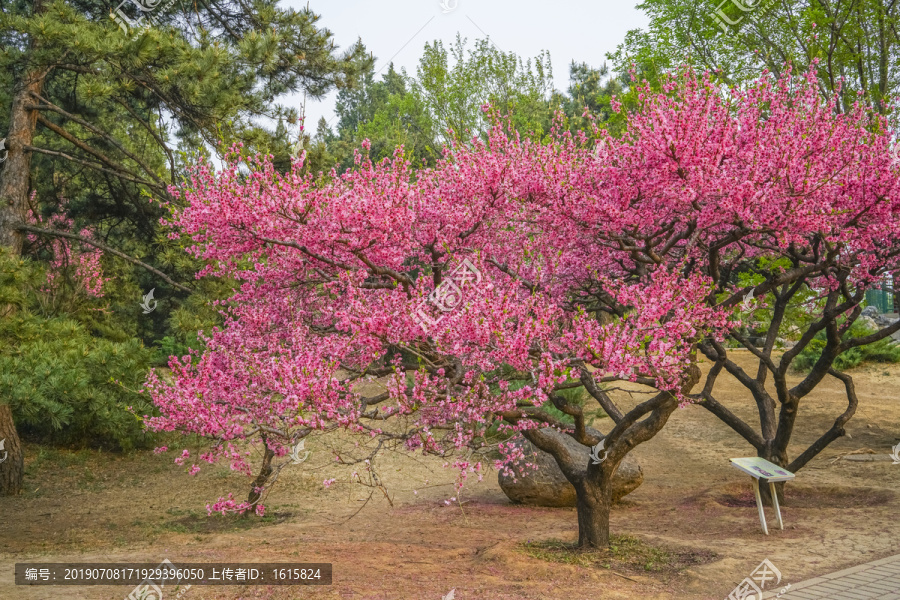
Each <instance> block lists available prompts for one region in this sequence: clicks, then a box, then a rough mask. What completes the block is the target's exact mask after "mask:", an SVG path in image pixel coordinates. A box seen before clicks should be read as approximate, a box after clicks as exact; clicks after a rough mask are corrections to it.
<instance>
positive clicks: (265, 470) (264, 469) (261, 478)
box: [244, 440, 275, 517]
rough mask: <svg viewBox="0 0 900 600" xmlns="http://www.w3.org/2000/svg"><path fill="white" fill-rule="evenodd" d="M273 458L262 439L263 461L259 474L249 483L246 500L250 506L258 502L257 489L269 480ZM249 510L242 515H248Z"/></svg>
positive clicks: (259, 494)
mask: <svg viewBox="0 0 900 600" xmlns="http://www.w3.org/2000/svg"><path fill="white" fill-rule="evenodd" d="M273 458H275V452H274V451H273V450H272V449H271V448H269V445H268V444H266V442H265V440H263V462H262V466H261V467H260V469H259V475H257V476H256V479H254V480H253V483H252V484H251V485H250V495H249V496H248V497H247V502H248V503H250V505H251V506H253V507H255V506H256V503H257V502H259V499H260V497H261V496H262V494H261V493H260V492H258V491H257V490H258V489H260V488H262V487H263V486H264V485H266V482H267V481H268V480H269V476H270V475H272V459H273ZM249 514H250V511H249V510H247V511H246V512H245V513H244V516H245V517H246V516H248V515H249Z"/></svg>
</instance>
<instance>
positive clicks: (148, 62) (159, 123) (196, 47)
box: [0, 0, 369, 495]
mask: <svg viewBox="0 0 900 600" xmlns="http://www.w3.org/2000/svg"><path fill="white" fill-rule="evenodd" d="M143 8H144V9H145V8H146V3H145V4H144V6H143ZM142 10H143V9H141V8H140V7H138V5H137V3H133V4H132V3H128V2H126V3H123V4H119V5H115V4H113V5H104V4H103V3H93V2H85V1H80V0H67V1H62V0H25V1H23V2H17V3H14V4H12V5H7V6H4V8H3V12H2V13H0V40H2V43H3V50H4V52H3V53H2V54H0V73H3V74H4V75H3V77H4V83H5V84H6V85H5V87H4V93H7V94H8V95H7V96H5V97H3V98H2V100H3V103H2V106H0V125H2V124H4V123H5V124H7V129H8V134H7V135H6V138H7V143H6V146H7V148H8V156H7V160H6V161H5V163H4V164H3V166H2V171H0V247H4V248H6V249H7V251H8V252H9V253H10V254H11V255H12V256H13V257H15V256H19V255H21V254H22V253H23V251H24V252H25V253H27V252H28V250H29V248H28V246H27V244H26V243H25V235H26V234H29V233H30V234H37V235H38V236H42V237H47V236H59V235H62V232H59V231H54V230H53V229H50V228H47V227H38V226H35V225H28V224H27V217H28V213H29V212H34V211H33V210H32V208H30V207H29V204H28V198H29V194H30V192H31V191H32V190H36V191H37V192H38V194H37V197H38V199H39V202H40V205H39V206H37V207H33V208H34V209H36V210H37V211H38V212H44V213H53V212H56V211H58V210H59V206H58V205H57V202H56V199H57V198H58V197H59V196H60V195H65V196H66V197H67V198H68V200H69V202H67V203H66V206H67V209H66V210H67V211H68V214H67V216H68V217H71V218H73V219H75V220H77V221H78V222H79V224H80V225H87V226H90V227H91V228H92V229H94V230H96V231H99V232H100V233H101V234H102V235H98V236H94V237H93V239H90V240H89V239H85V238H84V237H81V236H77V234H71V233H69V234H68V235H69V237H70V239H71V238H72V236H73V235H75V238H77V241H78V242H80V243H86V244H92V245H94V246H97V247H101V248H102V249H104V250H107V251H109V252H118V253H119V255H122V256H125V257H126V260H128V261H129V262H130V263H131V264H133V265H136V266H139V267H143V268H145V269H148V270H150V272H152V273H153V276H154V277H155V278H156V279H155V281H160V280H161V281H163V282H165V283H164V284H161V285H167V286H168V287H169V289H170V290H172V291H173V292H174V291H175V290H181V291H182V292H183V293H187V292H189V291H190V290H189V288H188V287H187V286H185V285H183V284H179V283H177V282H176V281H175V280H174V279H173V278H172V277H169V276H168V275H166V274H165V273H163V271H162V270H161V269H160V268H159V267H161V266H162V262H164V261H163V259H162V258H161V257H151V258H149V259H143V260H142V259H139V258H136V257H135V256H134V255H138V256H144V255H146V254H148V253H150V254H152V253H153V252H154V250H153V246H152V244H153V243H154V242H155V241H157V238H158V232H157V222H158V219H159V217H160V216H161V215H162V214H163V209H162V208H160V207H159V205H158V204H148V202H147V198H148V197H152V198H155V199H157V200H162V201H166V200H171V196H170V195H169V192H168V191H167V188H168V186H169V185H172V184H175V183H177V182H178V181H179V178H180V175H181V174H182V173H183V169H184V163H185V160H186V158H187V157H189V156H190V157H193V156H195V155H196V154H205V153H208V152H209V151H210V148H215V145H216V144H217V142H218V141H219V140H221V141H223V142H224V143H225V144H229V145H230V144H231V143H234V142H243V143H244V145H245V146H246V147H248V149H249V150H251V151H252V150H260V151H269V150H271V149H272V148H273V147H274V146H275V145H276V144H277V137H276V136H275V135H273V133H272V132H270V131H269V130H267V129H266V128H265V127H264V126H263V125H261V124H260V119H263V118H274V119H277V118H279V117H281V118H284V119H285V120H287V121H288V122H291V121H296V119H297V116H296V114H295V111H292V110H290V109H287V108H284V107H281V106H279V105H278V104H277V100H278V98H279V96H281V95H283V94H288V93H294V92H298V91H304V92H305V93H306V94H307V95H308V96H309V97H312V98H319V97H322V96H323V95H324V94H325V93H327V92H328V91H329V90H330V89H332V88H333V87H335V86H343V85H346V83H347V82H348V81H352V80H354V79H355V78H356V77H357V76H358V73H359V72H360V71H361V70H363V69H365V68H367V67H368V66H369V64H368V63H369V59H368V58H367V57H366V56H365V55H364V53H363V51H362V46H361V45H360V44H357V45H355V46H353V47H352V48H350V49H349V50H348V51H346V52H338V51H337V49H336V48H335V45H334V42H333V40H332V35H331V32H330V31H328V30H327V29H324V28H321V27H319V26H318V25H317V21H318V19H319V17H318V16H317V15H316V14H315V13H313V12H311V11H310V10H309V9H303V10H299V11H296V10H293V9H288V8H283V7H281V6H279V4H278V2H277V0H254V1H253V2H250V3H244V2H238V1H237V0H202V1H201V2H200V3H195V4H183V5H180V4H170V3H166V4H158V5H157V6H156V7H155V8H153V9H151V10H143V12H142ZM7 107H8V108H7ZM163 239H164V238H163ZM99 240H104V242H100V241H99ZM157 252H158V250H157ZM154 262H156V263H158V264H157V265H156V266H154V265H153V264H151V263H154ZM170 267H171V265H170ZM185 272H186V271H185ZM176 277H177V275H176ZM15 310H16V309H15V307H14V306H13V305H11V304H7V305H4V306H0V318H3V317H9V316H11V315H12V313H13V312H14V311H15ZM12 418H13V417H12V412H11V411H10V409H9V406H8V403H6V402H4V399H3V398H0V439H3V438H4V437H5V439H6V442H5V448H6V451H8V452H9V459H8V460H6V461H4V463H2V464H0V495H5V494H15V493H18V491H19V490H20V489H21V483H22V470H23V469H22V464H23V462H22V461H23V458H22V451H21V445H20V443H19V440H18V436H17V435H16V433H15V427H14V424H13V420H12Z"/></svg>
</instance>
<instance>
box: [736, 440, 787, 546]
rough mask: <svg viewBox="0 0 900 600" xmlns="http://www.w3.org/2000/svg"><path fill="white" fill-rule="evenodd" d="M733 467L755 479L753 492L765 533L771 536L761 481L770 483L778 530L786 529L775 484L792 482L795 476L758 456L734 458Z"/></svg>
mask: <svg viewBox="0 0 900 600" xmlns="http://www.w3.org/2000/svg"><path fill="white" fill-rule="evenodd" d="M731 465H732V466H733V467H736V468H738V469H740V470H741V471H743V472H744V473H747V474H749V475H750V476H751V477H752V478H753V492H754V494H755V495H756V508H757V509H759V523H760V525H762V530H763V533H765V534H766V535H769V527H768V526H767V525H766V513H765V512H764V511H763V504H762V497H761V496H760V494H759V480H760V479H765V480H766V481H768V482H769V491H770V492H771V493H772V503H773V504H774V505H775V515H776V516H777V517H778V528H779V529H784V521H782V520H781V507H780V506H778V494H776V493H775V484H776V483H778V482H781V481H790V480H791V479H793V478H794V474H793V473H791V472H790V471H788V470H787V469H783V468H781V467H779V466H778V465H775V464H772V463H770V462H769V461H767V460H766V459H764V458H759V457H758V456H753V457H749V458H732V459H731Z"/></svg>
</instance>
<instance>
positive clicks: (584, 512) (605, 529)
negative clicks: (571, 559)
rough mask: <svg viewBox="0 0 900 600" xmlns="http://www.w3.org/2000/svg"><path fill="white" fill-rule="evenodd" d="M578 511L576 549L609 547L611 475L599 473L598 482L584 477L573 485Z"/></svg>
mask: <svg viewBox="0 0 900 600" xmlns="http://www.w3.org/2000/svg"><path fill="white" fill-rule="evenodd" d="M575 495H576V502H575V507H576V510H577V511H578V547H579V548H581V549H583V550H587V549H590V548H607V547H609V507H610V505H611V504H612V475H607V474H606V473H605V472H603V471H601V473H600V481H593V480H592V479H591V478H590V477H588V476H585V477H584V479H582V480H581V481H580V482H579V483H578V484H576V485H575Z"/></svg>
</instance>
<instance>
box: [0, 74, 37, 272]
mask: <svg viewBox="0 0 900 600" xmlns="http://www.w3.org/2000/svg"><path fill="white" fill-rule="evenodd" d="M46 74H47V73H46V71H41V72H36V71H31V72H30V73H29V74H28V75H26V79H25V81H24V83H23V85H22V87H21V88H19V89H18V90H17V91H16V95H15V96H14V97H13V101H12V107H11V108H10V113H9V133H8V134H7V138H6V147H7V149H8V154H7V157H6V161H4V163H3V170H2V171H0V246H5V247H7V248H9V249H10V251H11V252H12V254H13V256H18V255H19V254H21V252H22V234H21V233H20V232H19V231H17V230H16V229H15V226H16V225H17V224H19V223H21V222H22V221H24V219H25V214H26V210H27V207H28V188H29V182H30V175H31V152H30V151H29V150H26V149H25V147H26V146H30V145H31V144H32V141H33V140H34V129H35V126H36V123H37V111H34V110H30V109H29V108H28V106H29V105H30V104H34V102H35V100H34V98H33V97H32V96H31V94H32V92H34V93H35V94H40V93H41V90H42V89H43V87H44V78H45V77H46Z"/></svg>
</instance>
